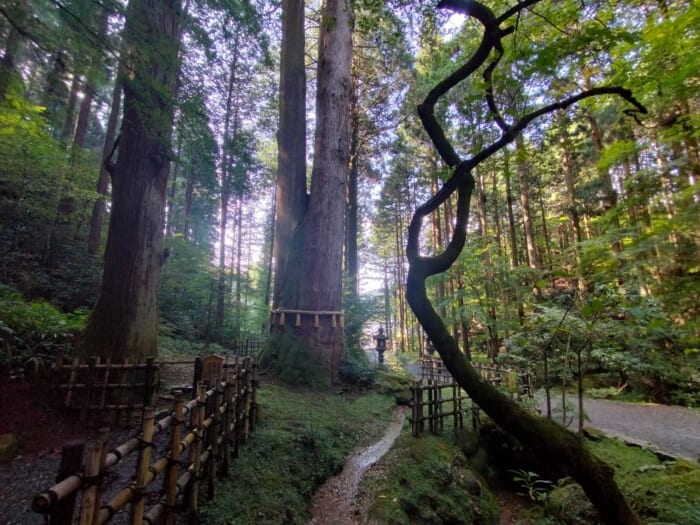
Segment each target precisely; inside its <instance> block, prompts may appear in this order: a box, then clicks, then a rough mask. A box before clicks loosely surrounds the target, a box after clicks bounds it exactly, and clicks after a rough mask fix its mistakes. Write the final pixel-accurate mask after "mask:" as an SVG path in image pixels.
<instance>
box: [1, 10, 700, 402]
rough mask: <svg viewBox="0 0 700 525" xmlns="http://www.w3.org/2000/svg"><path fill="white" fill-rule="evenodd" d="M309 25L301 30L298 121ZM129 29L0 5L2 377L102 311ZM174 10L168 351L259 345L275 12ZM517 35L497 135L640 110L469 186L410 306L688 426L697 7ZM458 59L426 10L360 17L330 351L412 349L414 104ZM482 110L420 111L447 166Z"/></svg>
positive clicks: (561, 13)
mask: <svg viewBox="0 0 700 525" xmlns="http://www.w3.org/2000/svg"><path fill="white" fill-rule="evenodd" d="M488 3H489V4H493V6H494V8H499V9H498V10H499V11H501V10H503V8H505V7H506V6H508V4H509V3H508V2H501V1H500V0H498V1H496V0H494V1H493V2H488ZM511 3H512V2H511ZM317 4H318V3H317V2H307V9H306V16H307V18H306V34H307V36H306V62H307V63H306V66H307V99H308V100H313V97H314V96H315V83H314V80H315V74H314V72H315V68H316V62H315V58H314V57H315V56H316V49H315V45H316V40H315V34H316V32H317V31H318V28H319V26H320V21H319V20H320V13H319V6H318V5H317ZM125 9H126V6H125V5H124V3H123V2H119V1H115V2H112V1H110V0H102V1H98V0H72V1H62V0H10V1H8V2H4V3H3V6H2V7H1V8H0V47H1V48H2V50H3V52H2V60H1V61H0V283H2V284H1V285H0V315H1V317H0V330H2V334H3V338H4V339H5V340H6V341H8V342H10V341H11V344H12V352H13V356H14V358H15V359H17V358H19V359H20V360H23V361H32V360H37V359H44V358H46V357H50V356H51V355H55V353H57V352H59V351H62V350H65V349H68V348H70V346H71V345H72V344H73V342H74V341H75V337H77V336H78V335H79V334H80V331H81V329H82V327H83V326H84V322H85V319H86V316H87V313H88V312H89V310H90V309H91V308H92V307H93V306H94V304H95V301H96V298H97V293H98V290H99V284H100V276H101V271H102V253H103V250H104V242H105V238H106V229H107V224H108V216H109V213H110V204H111V202H110V176H109V172H108V170H106V169H105V165H109V163H110V162H112V161H113V160H114V157H115V155H117V154H118V151H117V150H118V148H117V147H115V142H116V141H117V140H118V139H117V137H118V135H119V126H120V123H119V121H120V118H121V97H122V93H121V89H119V84H118V83H115V79H116V77H117V75H118V71H119V70H120V68H121V67H124V66H125V64H124V60H123V58H122V57H123V54H124V45H123V41H122V31H123V28H124V17H125ZM183 10H184V15H183V27H182V34H181V42H180V56H179V72H178V82H177V89H176V106H175V107H176V111H175V119H174V127H173V140H172V144H173V148H172V153H171V168H170V170H171V171H170V175H169V179H168V190H167V206H166V224H165V238H166V241H165V242H166V245H167V248H168V251H167V253H168V257H167V260H166V261H165V263H164V265H163V270H162V276H161V285H160V298H159V301H160V319H161V321H160V338H161V339H160V340H161V351H163V352H166V351H168V350H169V349H172V348H178V347H189V346H192V345H194V346H197V345H200V346H201V345H205V344H209V343H218V344H221V345H223V346H224V347H226V346H232V345H234V344H235V343H236V342H237V341H242V340H245V339H246V338H251V337H258V336H260V335H261V334H265V333H266V332H267V322H268V318H269V308H270V302H271V295H272V290H273V282H274V279H275V277H276V276H275V271H274V267H273V263H272V261H273V256H272V255H273V242H274V226H275V195H274V188H275V177H276V174H277V169H278V166H277V154H276V148H277V143H276V132H277V120H278V100H277V95H278V85H279V84H278V81H279V74H278V71H279V67H280V46H281V24H280V15H281V6H280V5H279V4H278V3H276V2H266V1H255V0H250V1H248V0H241V1H217V0H209V1H192V0H189V1H187V2H184V3H183ZM524 13H525V14H524V16H522V17H520V18H519V19H518V23H517V25H516V27H515V28H514V37H513V38H512V39H509V40H508V41H507V42H505V45H506V53H505V55H504V57H503V60H502V62H501V64H500V66H499V71H498V74H497V75H496V76H495V77H494V92H495V93H496V96H497V97H498V100H499V102H500V103H501V104H502V105H503V107H505V108H507V109H506V110H505V111H506V114H507V115H516V114H520V113H522V112H525V111H527V110H528V109H529V108H528V106H527V105H528V104H529V103H535V102H536V103H538V104H541V103H543V102H547V101H550V100H555V99H557V98H558V97H560V96H562V94H565V93H568V92H571V91H576V90H579V91H580V90H582V89H588V88H590V87H592V86H597V85H608V84H610V85H613V84H614V85H623V86H625V87H626V88H628V89H631V90H632V92H633V93H634V94H635V96H636V97H637V99H638V100H640V101H641V102H642V103H643V104H644V106H645V107H646V108H647V109H648V110H649V114H648V115H647V116H645V118H644V119H643V120H638V119H637V118H634V117H632V116H630V115H628V114H626V113H625V112H624V109H625V106H624V105H623V103H622V102H621V101H619V100H616V99H615V98H612V97H599V98H596V99H595V100H593V99H591V100H587V101H585V102H583V103H581V104H579V105H578V106H577V107H576V108H575V109H573V110H569V111H567V112H560V113H554V114H552V115H551V116H550V117H548V118H544V119H541V120H539V121H537V122H536V123H535V124H533V125H532V126H531V127H530V128H529V129H528V130H527V132H526V133H524V134H523V135H521V136H520V137H519V138H518V140H517V141H516V144H515V146H514V147H512V148H507V149H505V150H503V151H502V152H500V153H499V154H497V155H495V156H493V157H492V158H490V159H489V160H488V161H487V162H486V163H484V164H482V165H481V166H480V168H479V171H478V172H477V173H474V176H475V178H476V183H477V191H476V196H477V198H476V199H474V202H473V203H472V210H473V215H472V220H471V221H470V225H469V236H468V245H467V249H466V250H465V251H464V253H463V254H462V255H461V256H460V259H459V262H458V264H456V265H455V266H454V267H453V268H452V269H451V270H450V271H449V272H448V273H446V274H443V275H441V276H438V277H435V278H433V280H432V281H431V282H430V293H431V298H432V299H433V301H434V303H435V304H436V305H437V306H438V308H439V310H440V314H441V315H442V317H443V318H444V319H447V321H448V323H449V324H450V326H451V330H452V332H453V334H454V335H455V337H456V338H457V339H458V340H460V341H461V342H462V346H463V348H464V349H465V351H467V352H470V353H471V354H472V355H473V356H474V357H475V358H476V357H477V356H479V355H483V356H485V358H489V359H498V360H502V361H505V362H507V363H509V364H519V365H521V364H530V365H531V366H534V368H535V371H537V370H541V367H540V366H539V364H541V363H542V362H543V361H545V360H546V361H547V363H548V372H547V373H548V374H552V375H554V376H556V377H558V378H560V379H563V380H570V379H571V378H573V376H574V374H575V373H578V370H579V366H580V365H581V366H582V368H583V369H585V370H589V371H598V372H605V373H606V374H607V376H606V377H607V379H606V381H605V383H604V384H605V385H606V386H609V387H611V388H613V389H616V388H617V389H623V388H627V389H632V388H633V389H635V390H636V391H638V392H642V393H643V395H644V396H646V397H647V398H648V399H653V400H656V401H663V402H673V403H681V404H688V405H698V404H700V397H699V394H698V392H699V391H700V388H699V387H700V375H699V373H698V361H699V360H700V342H699V339H698V338H699V336H700V325H699V323H698V296H699V295H700V278H699V274H698V272H699V270H700V253H699V251H698V241H699V236H700V229H699V228H698V224H700V221H699V216H700V214H699V213H698V209H699V206H700V188H699V186H698V178H699V177H700V151H699V146H698V141H699V140H700V136H699V133H698V128H699V124H700V122H699V119H698V105H699V102H700V98H699V93H700V79H699V78H698V71H700V35H699V31H698V28H700V8H698V5H697V3H695V2H693V1H690V0H688V1H680V0H679V1H671V0H658V1H657V0H619V1H600V0H590V1H589V0H586V1H583V2H581V1H573V0H571V1H569V0H567V1H562V2H542V3H541V4H538V5H536V6H535V7H533V8H532V9H528V10H526V11H524ZM479 38H480V31H479V30H478V27H477V26H476V25H475V23H474V22H473V21H472V20H467V21H464V19H463V18H460V17H449V15H448V14H443V13H440V14H437V13H436V12H435V9H434V5H433V4H432V3H430V2H419V3H415V2H404V1H401V0H395V1H388V2H374V1H371V0H360V1H357V2H355V26H354V33H353V44H354V55H353V65H352V68H353V86H352V93H353V97H352V103H351V116H350V122H351V124H352V130H351V136H352V148H351V160H350V170H349V180H348V184H347V187H348V189H349V190H348V192H347V199H346V232H348V234H347V235H346V238H345V239H344V245H345V248H344V254H345V259H344V270H345V274H344V283H345V304H344V310H345V312H346V316H347V321H346V336H347V338H348V342H347V345H346V346H348V347H352V346H353V345H355V346H356V345H358V344H360V340H361V339H362V335H363V328H362V327H363V326H364V327H365V328H364V334H365V335H366V334H367V333H368V331H374V330H375V329H376V328H377V327H378V326H379V325H380V324H381V325H383V326H385V327H386V330H387V332H388V334H389V337H390V343H391V346H392V348H393V350H395V351H397V352H400V353H414V354H416V353H424V352H426V351H427V350H428V348H427V345H426V342H425V338H424V337H423V335H422V333H421V330H420V328H419V326H418V325H417V323H416V321H415V319H414V317H413V316H412V314H411V313H410V310H409V309H408V307H407V304H406V301H405V289H404V288H405V282H406V271H407V266H406V259H405V253H404V251H405V244H406V239H405V236H406V228H407V224H408V221H409V220H410V217H411V214H412V212H413V210H414V209H415V207H416V205H417V203H420V202H422V201H424V200H425V199H426V198H427V197H428V196H429V195H430V194H431V193H432V192H434V191H435V189H437V188H438V187H439V186H440V185H441V182H442V181H444V180H445V179H446V178H447V177H448V176H449V173H448V171H447V170H445V169H444V168H443V167H441V163H440V161H439V157H438V155H437V153H436V152H435V151H434V150H433V148H432V146H431V144H430V141H429V140H428V137H427V135H426V134H425V133H424V132H423V130H422V128H421V126H420V123H419V122H418V120H417V117H416V114H415V108H416V106H417V104H418V103H419V102H420V101H421V100H422V99H423V98H424V96H425V94H426V93H427V91H428V90H429V89H430V88H431V87H432V85H433V84H434V83H435V82H436V81H437V80H439V79H440V78H443V77H444V76H445V75H446V74H447V73H448V72H449V71H451V70H452V69H454V67H455V65H456V64H459V63H461V61H462V60H463V59H464V58H465V57H469V56H470V53H471V51H472V50H473V49H474V48H475V47H476V46H477V45H478V39H479ZM115 86H117V87H116V88H115ZM482 89H483V86H482V85H480V82H479V80H472V81H471V82H468V83H466V84H464V85H462V86H460V87H459V88H458V89H457V90H456V92H451V93H450V95H449V98H450V99H451V104H450V105H449V106H447V105H444V106H441V107H440V108H439V112H440V117H441V119H442V120H443V122H446V123H447V131H448V133H449V135H450V138H451V139H452V140H453V142H454V143H455V144H459V145H460V147H461V148H462V151H461V153H464V154H469V153H474V152H476V151H478V149H479V148H480V147H481V146H482V145H483V144H487V143H489V142H490V141H491V140H492V138H493V137H492V134H493V130H492V129H491V128H489V127H488V126H486V125H485V124H484V122H485V121H486V118H485V117H486V114H487V108H486V107H484V106H483V103H482V101H481V98H480V97H481V90H482ZM307 107H313V103H308V104H307ZM314 125H315V123H314V121H313V118H312V117H311V116H310V117H309V119H308V122H307V127H309V128H313V126H314ZM307 137H313V134H312V133H307ZM308 151H312V150H311V148H309V150H308ZM105 160H106V161H107V162H103V161H105ZM453 217H454V215H453V211H452V209H451V206H450V205H449V203H448V205H447V206H446V207H445V209H444V210H441V212H440V213H438V214H433V216H432V217H431V219H432V220H431V223H430V224H428V225H426V228H425V232H424V233H425V235H426V239H425V242H424V245H427V246H429V247H431V248H430V249H432V250H435V251H437V250H438V249H439V248H440V247H444V246H445V244H446V242H447V240H448V239H449V238H450V235H451V229H452V228H453V227H454V224H453V222H454V221H453ZM222 291H223V294H222V293H221V292H222ZM368 321H369V322H368ZM364 344H365V345H367V344H370V343H369V342H367V341H365V342H364ZM8 348H10V346H9V344H8V345H6V351H7V349H8ZM8 358H9V354H8V355H7V356H3V359H8Z"/></svg>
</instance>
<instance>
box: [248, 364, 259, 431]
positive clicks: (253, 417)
mask: <svg viewBox="0 0 700 525" xmlns="http://www.w3.org/2000/svg"><path fill="white" fill-rule="evenodd" d="M257 370H258V365H257V363H256V362H255V359H253V360H252V361H251V367H250V377H251V381H250V385H251V389H252V390H251V393H250V395H251V405H250V432H251V434H252V433H253V432H255V425H256V424H257V422H258V386H260V385H259V383H258V379H257V374H256V372H257Z"/></svg>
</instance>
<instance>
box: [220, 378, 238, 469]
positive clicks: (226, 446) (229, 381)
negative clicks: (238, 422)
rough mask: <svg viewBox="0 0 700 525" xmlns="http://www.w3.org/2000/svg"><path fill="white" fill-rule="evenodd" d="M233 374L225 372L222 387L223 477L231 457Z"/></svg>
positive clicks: (228, 467)
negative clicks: (223, 410) (223, 404)
mask: <svg viewBox="0 0 700 525" xmlns="http://www.w3.org/2000/svg"><path fill="white" fill-rule="evenodd" d="M234 381H235V374H234V372H233V370H227V371H226V386H225V387H224V401H225V403H226V411H225V412H224V421H223V429H222V435H223V437H224V441H223V453H222V463H221V474H222V475H223V476H224V477H228V474H229V469H230V461H231V460H230V455H231V437H232V432H231V424H232V422H233V417H234V411H233V402H234V396H235V390H234V388H235V384H234Z"/></svg>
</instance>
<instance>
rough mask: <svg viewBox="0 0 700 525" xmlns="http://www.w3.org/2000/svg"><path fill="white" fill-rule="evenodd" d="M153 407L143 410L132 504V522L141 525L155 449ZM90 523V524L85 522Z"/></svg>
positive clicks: (133, 524) (134, 524)
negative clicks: (149, 471) (149, 470)
mask: <svg viewBox="0 0 700 525" xmlns="http://www.w3.org/2000/svg"><path fill="white" fill-rule="evenodd" d="M153 412H154V411H153V407H150V406H149V407H145V408H144V410H143V431H142V438H141V439H142V441H141V450H140V452H139V462H138V466H137V467H136V484H135V486H134V499H133V502H132V504H131V524H132V525H141V524H142V523H143V513H144V510H145V506H146V498H145V496H146V489H147V488H148V479H147V477H148V469H149V467H150V466H151V452H152V450H153V430H154V427H153ZM85 525H88V524H85Z"/></svg>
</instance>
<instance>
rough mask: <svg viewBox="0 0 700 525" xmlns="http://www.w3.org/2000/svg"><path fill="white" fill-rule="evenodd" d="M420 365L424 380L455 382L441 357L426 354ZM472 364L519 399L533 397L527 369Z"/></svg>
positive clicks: (484, 377) (442, 382)
mask: <svg viewBox="0 0 700 525" xmlns="http://www.w3.org/2000/svg"><path fill="white" fill-rule="evenodd" d="M420 365H421V380H422V381H424V382H431V383H432V384H451V383H452V382H454V379H453V378H452V375H451V374H450V372H449V370H447V368H446V367H445V364H444V363H443V362H442V359H440V358H439V357H437V356H424V357H422V358H421V362H420ZM472 366H473V367H474V368H475V369H476V371H477V372H479V375H481V377H482V378H483V379H484V380H486V381H488V382H489V383H491V384H493V385H495V386H497V387H499V388H502V389H504V390H505V391H506V392H508V393H509V394H510V395H511V397H515V398H516V399H517V400H518V401H520V400H521V399H522V398H525V397H528V398H531V397H532V384H531V382H530V374H529V373H528V372H527V371H525V370H519V369H515V368H506V367H502V366H498V365H492V364H484V363H472Z"/></svg>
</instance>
